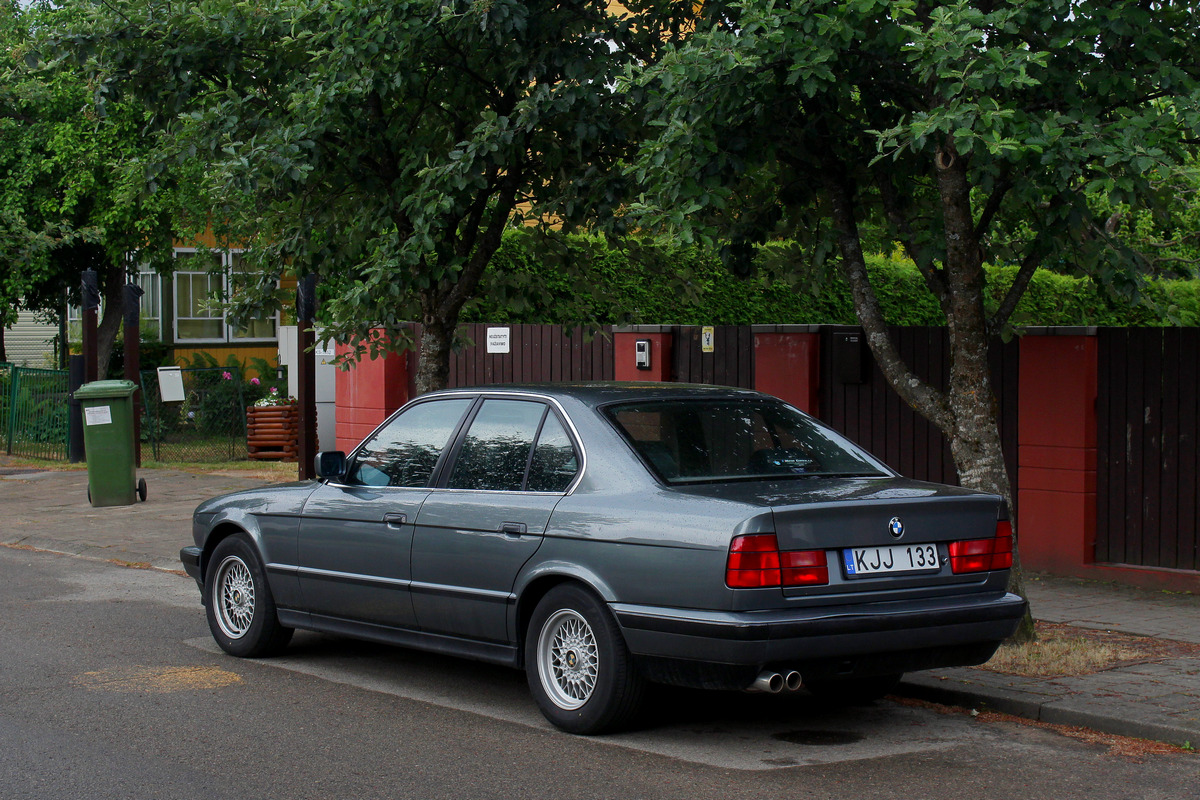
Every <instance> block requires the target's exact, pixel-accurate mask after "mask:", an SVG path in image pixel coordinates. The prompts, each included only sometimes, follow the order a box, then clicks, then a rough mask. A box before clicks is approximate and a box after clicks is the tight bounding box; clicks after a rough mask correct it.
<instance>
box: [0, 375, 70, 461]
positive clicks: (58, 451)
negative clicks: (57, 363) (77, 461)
mask: <svg viewBox="0 0 1200 800" xmlns="http://www.w3.org/2000/svg"><path fill="white" fill-rule="evenodd" d="M68 391H69V387H68V380H67V371H66V370H65V369H64V370H59V369H31V368H29V367H14V366H12V365H11V364H3V365H0V397H3V401H2V402H3V404H4V405H3V406H0V412H2V413H0V419H3V420H5V422H6V423H7V436H6V439H7V441H6V447H5V451H6V452H7V453H8V454H9V455H19V456H29V457H31V458H44V459H49V460H53V461H66V459H67V414H68V409H69V407H70V405H69V403H68V400H69V395H68Z"/></svg>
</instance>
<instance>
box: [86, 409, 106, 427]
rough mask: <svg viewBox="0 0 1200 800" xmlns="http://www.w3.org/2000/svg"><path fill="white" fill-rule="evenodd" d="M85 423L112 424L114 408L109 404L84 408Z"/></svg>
mask: <svg viewBox="0 0 1200 800" xmlns="http://www.w3.org/2000/svg"><path fill="white" fill-rule="evenodd" d="M83 424H84V425H112V409H111V408H109V407H108V406H94V407H92V408H85V409H84V410H83Z"/></svg>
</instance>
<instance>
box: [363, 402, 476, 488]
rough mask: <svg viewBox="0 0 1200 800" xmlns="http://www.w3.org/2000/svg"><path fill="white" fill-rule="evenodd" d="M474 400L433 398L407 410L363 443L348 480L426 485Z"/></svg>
mask: <svg viewBox="0 0 1200 800" xmlns="http://www.w3.org/2000/svg"><path fill="white" fill-rule="evenodd" d="M471 402H472V401H471V399H470V398H454V399H450V400H434V401H431V402H428V403H420V404H418V405H415V406H412V407H411V408H409V409H407V410H406V411H405V412H404V413H403V414H401V415H400V416H398V417H396V418H395V419H393V420H392V421H391V422H389V423H388V424H387V425H385V426H384V427H383V428H381V429H380V430H379V431H377V432H376V433H375V435H374V436H372V437H371V438H370V439H368V440H367V441H366V442H365V443H364V444H363V446H362V448H361V449H360V450H359V451H358V454H357V456H356V457H355V459H354V463H353V464H352V465H351V467H350V469H349V471H348V476H347V479H346V482H347V483H349V484H351V485H358V486H410V487H421V486H425V485H426V484H428V483H429V479H430V477H431V476H432V475H433V469H434V467H436V466H437V462H438V458H440V457H441V454H442V451H443V450H444V449H446V444H447V443H448V442H449V441H450V437H451V436H452V435H453V434H454V431H455V429H456V428H458V423H459V422H460V421H461V420H462V417H463V414H465V413H466V412H467V409H468V408H470V406H471Z"/></svg>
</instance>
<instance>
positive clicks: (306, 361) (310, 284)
mask: <svg viewBox="0 0 1200 800" xmlns="http://www.w3.org/2000/svg"><path fill="white" fill-rule="evenodd" d="M316 310H317V276H316V275H305V276H304V277H303V278H301V279H300V282H299V283H298V284H297V286H296V317H297V319H296V340H297V343H296V365H297V367H298V368H299V369H298V370H297V375H296V390H297V395H298V396H297V398H296V399H297V400H298V401H299V404H300V441H299V447H298V448H297V449H298V451H299V452H298V453H297V460H298V461H299V462H300V465H299V470H298V473H299V475H298V477H299V479H300V480H302V481H305V480H309V479H310V478H315V477H316V475H315V474H314V472H313V470H314V469H315V458H316V455H317V354H316V351H315V350H314V345H315V339H314V333H313V318H314V317H315V316H316Z"/></svg>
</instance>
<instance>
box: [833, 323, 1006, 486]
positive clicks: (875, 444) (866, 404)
mask: <svg viewBox="0 0 1200 800" xmlns="http://www.w3.org/2000/svg"><path fill="white" fill-rule="evenodd" d="M889 332H890V334H891V336H892V341H894V342H895V343H896V345H897V348H898V349H899V351H900V355H901V357H903V358H904V360H905V362H906V363H907V364H908V365H909V367H910V368H911V369H912V370H913V371H914V372H915V373H916V374H917V376H918V377H921V378H923V379H925V380H927V381H929V382H930V383H932V384H933V385H934V386H936V387H937V388H939V389H942V390H944V389H945V388H946V382H947V378H948V375H949V371H950V367H949V364H950V346H949V336H948V335H947V333H946V329H945V328H942V327H903V328H901V327H893V328H890V329H889ZM856 359H861V366H860V362H858V361H856ZM988 360H989V362H990V363H991V367H992V386H993V389H994V390H995V392H996V395H997V400H998V402H999V404H1000V438H1001V443H1002V446H1003V447H1004V461H1005V465H1006V466H1007V467H1008V475H1009V480H1010V481H1011V482H1012V496H1013V500H1014V502H1015V500H1016V497H1017V390H1018V384H1017V381H1018V377H1019V376H1018V370H1019V367H1020V346H1019V344H1018V343H1017V342H1016V341H1012V342H1009V343H1007V344H1004V343H1001V342H1000V341H999V340H996V341H995V342H993V344H992V346H991V348H990V349H989V350H988ZM820 392H821V395H820V398H821V399H820V417H821V419H822V420H823V421H825V422H826V423H828V424H829V425H830V426H831V427H833V428H834V429H835V430H837V431H839V432H841V433H844V434H845V435H846V436H848V437H849V438H850V439H852V440H853V441H855V442H857V443H859V444H861V445H862V446H863V447H865V448H866V449H867V450H869V451H870V452H871V453H873V454H874V455H875V456H877V457H878V458H880V459H882V460H883V461H884V462H885V463H886V464H888V465H889V466H891V467H892V468H893V469H895V470H897V471H899V472H900V473H901V474H902V475H905V476H907V477H910V478H916V479H917V480H925V481H935V482H937V483H950V484H957V483H958V473H957V471H956V470H955V468H954V459H953V458H952V457H951V456H950V446H949V445H948V444H947V442H946V440H945V438H944V437H943V436H942V433H941V431H939V430H938V429H937V427H936V426H934V425H933V424H932V423H930V422H929V421H928V420H926V419H925V418H924V417H923V416H921V415H920V414H918V413H917V412H916V411H914V410H913V409H911V408H909V406H908V404H907V403H905V402H904V401H903V400H901V399H900V396H899V395H897V394H896V393H895V392H893V391H892V389H891V387H890V386H889V385H888V383H887V380H886V379H885V378H884V377H883V373H882V372H880V370H879V366H878V365H877V364H876V363H875V359H874V358H873V357H872V356H871V353H870V351H869V350H868V349H867V347H866V343H865V340H864V339H863V334H862V329H861V328H858V327H834V326H829V327H827V328H823V329H822V331H821V390H820Z"/></svg>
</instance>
